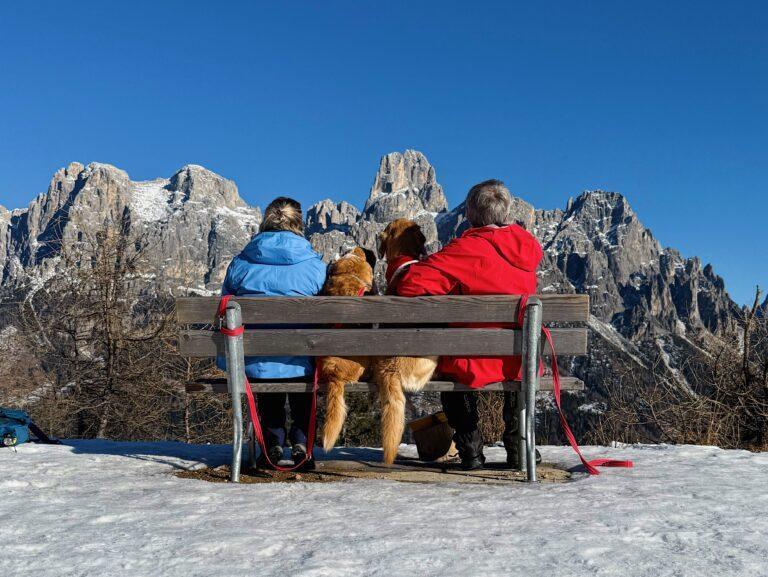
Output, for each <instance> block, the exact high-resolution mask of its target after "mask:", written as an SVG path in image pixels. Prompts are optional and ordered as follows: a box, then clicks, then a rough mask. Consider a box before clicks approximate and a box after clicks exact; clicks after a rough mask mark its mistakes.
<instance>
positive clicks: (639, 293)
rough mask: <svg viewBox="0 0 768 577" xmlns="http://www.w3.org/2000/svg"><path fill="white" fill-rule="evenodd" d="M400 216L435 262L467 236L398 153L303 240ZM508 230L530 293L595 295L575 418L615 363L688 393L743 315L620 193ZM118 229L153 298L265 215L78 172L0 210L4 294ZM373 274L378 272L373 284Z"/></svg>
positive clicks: (207, 176)
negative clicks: (697, 354) (530, 243)
mask: <svg viewBox="0 0 768 577" xmlns="http://www.w3.org/2000/svg"><path fill="white" fill-rule="evenodd" d="M395 218H411V219H413V220H415V221H416V222H418V223H419V224H420V226H421V228H422V230H423V231H424V233H425V235H426V237H427V240H428V249H429V251H430V252H431V251H435V250H438V249H439V248H440V247H441V246H443V245H445V244H446V243H448V242H449V241H450V240H451V239H452V238H454V237H455V236H457V235H459V234H461V233H462V232H463V230H465V229H466V228H467V226H468V225H467V221H466V218H465V214H464V205H463V203H462V204H460V205H458V206H457V207H455V208H453V209H449V206H448V203H447V200H446V197H445V194H444V192H443V188H442V186H441V185H440V184H439V182H438V180H437V175H436V171H435V168H434V167H433V166H432V165H431V164H430V163H429V161H428V160H427V158H426V157H425V156H424V155H423V154H422V153H420V152H418V151H414V150H406V151H405V152H404V153H400V152H392V153H389V154H387V155H385V156H383V157H382V158H381V160H380V162H379V167H378V170H377V171H376V173H375V175H374V178H373V185H372V186H371V189H370V194H369V196H368V199H367V201H366V203H365V206H364V207H362V209H361V208H358V207H356V206H354V205H352V204H350V203H348V202H346V201H343V200H339V201H335V200H331V199H326V200H322V201H320V202H317V203H316V204H314V205H312V206H311V207H309V208H308V209H307V210H306V234H307V237H308V238H309V240H310V242H311V243H312V245H313V246H314V247H315V248H316V250H318V252H320V253H321V254H322V255H323V257H324V258H325V259H326V260H331V259H333V258H334V257H335V256H336V255H338V254H339V253H340V252H341V251H343V250H344V249H345V246H348V245H351V244H358V245H361V246H363V247H366V248H368V249H371V250H374V252H375V250H376V236H377V234H378V233H379V232H380V231H381V230H383V228H384V227H385V226H386V224H387V223H388V222H389V221H391V220H393V219H395ZM510 220H511V221H514V222H517V223H519V224H520V225H522V226H524V227H525V228H527V229H528V230H530V231H531V232H532V233H533V234H534V235H536V237H537V238H538V239H539V240H540V242H541V244H542V247H543V248H544V259H543V261H542V264H541V266H540V269H539V271H538V275H539V292H542V293H548V292H553V293H574V292H577V293H587V294H589V295H590V302H591V318H590V322H589V326H590V328H591V339H590V351H591V354H590V356H589V357H585V358H583V359H580V360H578V361H577V362H574V363H573V365H572V367H571V369H572V370H573V371H574V372H575V373H576V374H578V375H580V376H582V377H583V378H584V379H585V380H586V382H587V387H588V392H587V396H586V398H585V399H582V400H583V403H582V404H581V405H580V407H581V408H582V411H583V412H589V411H594V410H595V407H596V406H598V405H597V404H596V403H598V402H599V401H600V400H601V399H603V397H604V393H605V387H606V384H607V383H609V382H612V381H615V379H616V378H617V375H616V372H615V371H614V370H613V367H614V365H615V363H616V362H617V360H619V359H620V360H621V362H623V363H629V365H630V366H633V367H635V368H636V369H637V370H639V371H651V370H655V371H659V370H662V371H664V372H665V374H666V376H667V377H668V378H670V379H674V380H676V381H679V382H680V384H681V386H685V374H684V372H683V371H681V370H680V364H681V361H682V359H684V358H685V357H686V356H687V355H688V354H689V353H690V352H691V351H693V350H699V349H701V348H702V347H706V345H707V343H709V342H712V341H713V340H717V339H718V338H721V337H722V336H723V335H725V334H726V333H728V332H729V331H730V330H732V329H734V328H735V327H736V326H737V324H738V322H739V319H740V316H741V315H742V310H741V308H740V307H739V306H738V305H737V304H736V303H734V302H733V301H732V300H731V298H730V297H729V296H728V293H727V291H726V289H725V283H724V281H723V279H721V278H720V277H719V276H717V274H716V273H715V272H714V270H713V268H712V266H711V265H703V264H702V262H701V260H700V259H699V258H696V257H691V258H686V257H683V256H682V255H681V254H680V253H679V252H678V251H676V250H675V249H673V248H668V247H662V246H661V245H660V244H659V242H658V241H657V240H656V239H655V238H654V236H653V234H652V233H651V231H650V230H649V229H648V228H646V227H645V226H644V225H643V224H642V223H641V221H640V220H639V218H638V217H637V215H636V214H635V213H634V211H633V210H632V208H631V207H630V205H629V203H628V201H627V199H626V198H625V197H624V196H622V195H621V194H619V193H616V192H605V191H600V190H593V191H585V192H583V193H582V194H580V195H579V196H577V197H575V198H569V199H568V200H567V201H566V202H565V206H564V207H563V208H556V209H538V208H535V207H533V206H532V205H530V204H529V203H527V202H526V201H525V200H523V199H521V198H517V197H514V198H513V204H512V207H511V211H510ZM116 222H121V223H122V224H123V226H124V227H126V229H127V230H129V231H130V233H131V234H132V235H140V236H141V237H142V238H143V239H144V242H145V244H146V248H145V254H146V264H145V266H146V271H145V272H146V274H147V275H149V276H150V277H151V284H152V285H153V286H154V287H155V288H157V289H158V290H164V291H170V292H171V293H172V294H174V295H188V294H201V295H210V294H214V293H216V291H218V289H219V287H220V283H221V281H222V279H223V276H224V273H225V271H226V267H227V265H228V263H229V261H230V260H231V258H232V257H233V256H234V255H235V254H237V253H238V252H239V250H240V249H241V248H242V247H243V246H244V245H245V244H246V243H247V242H248V240H249V239H250V238H251V236H252V235H253V234H254V233H255V232H256V231H257V230H258V226H259V223H260V222H261V211H260V209H259V208H258V207H251V206H249V205H248V204H247V203H246V202H245V201H243V199H242V198H241V197H240V195H239V193H238V189H237V186H236V185H235V184H234V182H232V181H231V180H228V179H226V178H224V177H222V176H219V175H217V174H215V173H213V172H211V171H209V170H207V169H205V168H203V167H201V166H197V165H187V166H184V167H182V168H181V169H180V170H179V171H178V172H176V173H175V174H174V175H172V176H171V177H170V178H167V179H166V178H158V179H155V180H150V181H142V182H134V181H132V180H131V179H130V178H129V176H128V174H127V173H126V172H125V171H123V170H120V169H118V168H115V167H114V166H111V165H108V164H100V163H91V164H88V165H87V166H84V165H82V164H79V163H76V162H74V163H72V164H70V165H69V166H67V167H66V168H62V169H60V170H59V171H57V172H56V173H55V174H54V175H53V178H52V179H51V182H50V185H49V187H48V190H47V191H46V192H44V193H42V194H40V195H39V196H37V197H36V198H35V199H34V200H33V201H32V202H31V203H30V204H29V206H28V207H27V208H22V209H15V210H10V211H9V210H7V209H5V208H4V207H0V270H1V271H2V289H3V293H4V294H5V295H9V294H12V293H13V294H18V293H19V291H22V292H23V291H30V290H36V289H37V288H39V287H40V286H42V285H43V283H44V282H45V280H46V279H47V278H50V276H51V275H54V274H60V273H63V272H64V271H62V270H61V268H62V265H61V263H62V259H61V253H62V251H63V250H67V249H68V248H69V247H73V246H75V245H76V244H77V243H79V242H82V240H83V236H84V235H87V234H90V233H92V232H93V231H94V230H97V229H98V228H99V227H102V226H104V225H105V224H110V223H116ZM382 271H383V263H379V265H377V282H378V285H379V288H383V284H382V283H383V278H382V274H381V273H382ZM763 308H764V309H765V308H768V299H767V300H766V303H765V304H764V305H763ZM658 359H661V360H662V361H663V363H662V367H661V368H659V366H658V362H656V361H657V360H658ZM577 409H578V407H577Z"/></svg>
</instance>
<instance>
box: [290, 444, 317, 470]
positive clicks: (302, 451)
mask: <svg viewBox="0 0 768 577" xmlns="http://www.w3.org/2000/svg"><path fill="white" fill-rule="evenodd" d="M306 456H307V447H305V446H304V445H303V444H302V443H295V444H294V445H293V447H292V448H291V458H292V459H293V464H294V465H298V464H299V463H301V462H302V461H304V457H306ZM298 470H299V471H314V470H315V459H314V458H313V457H312V455H310V456H309V458H308V459H307V460H306V461H304V464H303V465H302V466H301V467H299V468H298Z"/></svg>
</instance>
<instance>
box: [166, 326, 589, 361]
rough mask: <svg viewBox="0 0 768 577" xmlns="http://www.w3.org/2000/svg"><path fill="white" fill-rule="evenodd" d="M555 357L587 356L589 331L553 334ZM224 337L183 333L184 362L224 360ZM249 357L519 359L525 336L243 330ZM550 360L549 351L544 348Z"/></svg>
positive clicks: (498, 332) (461, 332)
mask: <svg viewBox="0 0 768 577" xmlns="http://www.w3.org/2000/svg"><path fill="white" fill-rule="evenodd" d="M552 337H553V338H554V341H555V348H556V350H557V354H559V355H563V356H568V355H582V354H584V353H586V351H587V330H586V329H578V328H567V329H552ZM224 341H225V337H224V335H222V334H221V333H219V332H216V331H206V330H187V331H181V332H180V334H179V352H180V353H181V355H182V356H185V357H215V356H224ZM243 349H244V351H245V355H246V356H280V355H293V356H333V355H337V356H369V355H370V356H396V355H401V356H425V355H455V356H496V355H519V354H520V353H521V350H522V333H521V331H519V330H511V329H503V330H499V329H453V328H445V329H262V330H250V331H245V333H244V334H243ZM543 353H544V354H545V355H547V354H548V353H549V349H548V348H547V347H545V348H544V349H543Z"/></svg>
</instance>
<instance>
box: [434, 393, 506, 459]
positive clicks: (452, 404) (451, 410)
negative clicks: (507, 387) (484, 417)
mask: <svg viewBox="0 0 768 577" xmlns="http://www.w3.org/2000/svg"><path fill="white" fill-rule="evenodd" d="M477 395H478V393H476V392H467V393H440V400H441V401H442V403H443V411H444V412H445V415H446V417H448V424H449V425H451V427H452V428H453V430H454V431H455V432H456V433H455V434H454V436H453V440H454V442H455V443H456V448H457V449H458V451H459V454H461V455H469V456H475V455H477V454H479V453H481V452H482V450H483V439H482V437H481V435H480V431H479V430H478V428H477V426H478V423H479V422H480V418H479V416H478V414H477ZM516 413H517V411H516V407H515V396H514V395H513V394H512V393H511V392H509V391H504V408H503V410H502V415H503V418H504V434H503V436H502V440H503V441H504V446H505V447H507V448H508V449H507V450H509V447H514V448H515V449H516V446H515V443H516V439H515V434H516V433H517V414H516ZM513 450H514V449H513Z"/></svg>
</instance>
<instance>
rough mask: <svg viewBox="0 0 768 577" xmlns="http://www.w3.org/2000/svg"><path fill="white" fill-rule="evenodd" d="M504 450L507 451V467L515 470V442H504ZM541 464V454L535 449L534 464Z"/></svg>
mask: <svg viewBox="0 0 768 577" xmlns="http://www.w3.org/2000/svg"><path fill="white" fill-rule="evenodd" d="M504 448H505V449H506V450H507V467H508V468H510V469H517V441H515V442H513V443H507V442H506V441H505V442H504ZM539 463H541V453H539V450H538V449H536V464H537V465H538V464H539Z"/></svg>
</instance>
